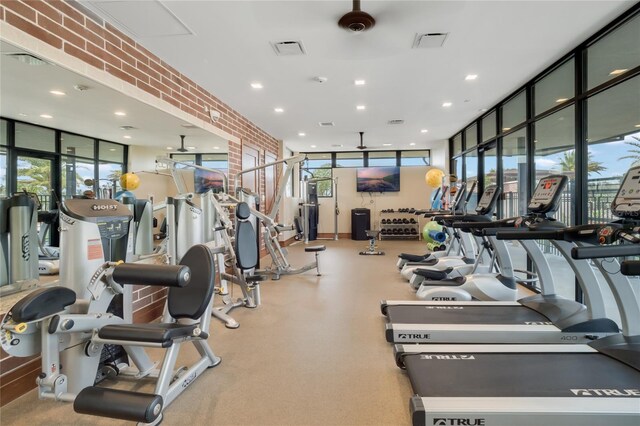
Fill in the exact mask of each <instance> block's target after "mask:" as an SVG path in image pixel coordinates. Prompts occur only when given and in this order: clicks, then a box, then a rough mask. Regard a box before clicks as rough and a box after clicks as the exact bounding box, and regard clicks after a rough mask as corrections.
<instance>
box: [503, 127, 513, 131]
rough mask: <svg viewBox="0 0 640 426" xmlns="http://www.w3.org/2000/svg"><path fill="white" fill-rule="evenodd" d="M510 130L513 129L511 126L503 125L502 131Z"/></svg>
mask: <svg viewBox="0 0 640 426" xmlns="http://www.w3.org/2000/svg"><path fill="white" fill-rule="evenodd" d="M509 130H511V127H503V128H502V131H503V132H508V131H509Z"/></svg>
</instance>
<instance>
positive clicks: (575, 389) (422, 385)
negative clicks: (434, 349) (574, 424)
mask: <svg viewBox="0 0 640 426" xmlns="http://www.w3.org/2000/svg"><path fill="white" fill-rule="evenodd" d="M404 364H405V366H406V369H407V372H408V374H409V378H410V380H411V385H412V387H413V390H414V392H415V393H416V394H417V395H418V396H420V397H427V398H428V397H577V396H592V397H597V396H607V397H620V398H634V397H635V398H639V397H638V395H639V394H640V372H639V371H638V370H635V369H633V368H631V367H629V366H627V365H625V364H623V363H621V362H618V361H616V360H614V359H612V358H610V357H608V356H606V355H602V354H599V353H464V354H449V353H441V354H434V353H430V354H410V355H406V356H404ZM638 412H639V414H640V400H639V402H638Z"/></svg>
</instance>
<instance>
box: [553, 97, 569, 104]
mask: <svg viewBox="0 0 640 426" xmlns="http://www.w3.org/2000/svg"><path fill="white" fill-rule="evenodd" d="M568 100H569V99H568V98H558V99H556V103H558V104H559V103H561V102H567V101H568Z"/></svg>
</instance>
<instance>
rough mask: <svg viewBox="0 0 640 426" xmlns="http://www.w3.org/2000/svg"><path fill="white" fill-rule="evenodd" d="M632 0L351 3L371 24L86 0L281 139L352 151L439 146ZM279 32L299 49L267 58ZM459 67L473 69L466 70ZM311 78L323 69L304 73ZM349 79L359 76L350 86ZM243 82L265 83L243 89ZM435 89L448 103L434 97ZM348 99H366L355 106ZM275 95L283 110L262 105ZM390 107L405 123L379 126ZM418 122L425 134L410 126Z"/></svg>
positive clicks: (209, 6) (241, 4) (237, 5)
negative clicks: (436, 36)
mask: <svg viewBox="0 0 640 426" xmlns="http://www.w3.org/2000/svg"><path fill="white" fill-rule="evenodd" d="M633 3H634V1H616V0H606V1H544V0H539V1H451V0H449V1H372V0H371V1H368V0H365V1H363V2H362V8H363V10H365V11H366V12H368V13H370V14H371V15H372V16H373V17H374V18H375V19H376V22H377V23H376V26H375V27H374V28H373V29H372V30H370V31H368V32H366V33H363V34H351V33H347V32H346V31H345V30H342V29H340V28H339V27H338V26H337V21H338V19H339V18H340V16H342V15H343V14H344V13H346V12H348V11H349V10H350V9H351V2H350V1H348V0H341V1H163V2H161V3H160V2H158V1H145V2H140V1H117V2H114V1H90V2H85V4H87V5H88V6H89V7H90V8H91V9H92V10H93V11H95V12H97V13H98V14H100V15H101V16H103V17H105V18H106V19H107V20H108V21H109V22H111V23H113V24H114V25H116V26H118V27H119V28H120V29H122V30H123V31H125V32H127V33H129V34H130V35H131V36H132V37H133V38H134V39H135V40H136V41H138V42H140V43H141V44H142V45H144V46H145V47H146V48H148V49H149V50H151V51H152V52H154V53H155V54H157V55H158V56H159V57H161V58H162V59H163V60H165V61H166V62H168V63H169V64H171V65H173V66H174V67H175V68H177V69H178V70H180V72H182V73H183V74H185V75H187V76H189V77H190V78H192V79H194V80H195V81H196V82H198V83H199V84H200V85H202V86H203V87H205V88H207V89H208V90H209V91H211V92H212V93H213V94H215V95H216V96H217V97H219V98H220V99H221V100H222V101H224V102H226V103H228V104H229V105H231V106H232V107H233V108H235V109H236V110H238V111H239V112H240V113H241V114H243V115H245V116H246V117H248V118H249V119H250V120H251V121H253V122H255V123H256V124H257V125H258V126H260V127H261V128H263V129H264V130H266V131H267V132H269V133H270V134H272V135H273V136H275V137H276V138H279V139H283V140H284V141H285V144H286V145H287V146H288V147H290V148H292V149H294V150H302V151H321V150H341V149H342V150H350V149H353V147H355V145H357V142H358V135H357V132H358V131H365V132H366V134H365V144H366V145H369V146H377V147H382V144H383V143H392V144H393V146H392V147H390V148H392V149H406V148H421V147H425V146H426V147H433V146H436V145H438V144H442V143H443V141H444V140H445V139H446V138H448V137H450V136H451V135H452V134H453V133H454V132H455V131H457V130H458V129H460V128H461V127H462V126H463V125H465V124H466V123H468V122H469V121H470V120H472V119H473V118H474V117H476V116H478V115H480V114H481V112H480V111H481V109H482V108H486V107H491V106H492V105H494V104H495V103H496V102H497V101H499V100H500V99H502V98H503V97H505V96H506V95H508V94H509V93H510V92H511V91H513V90H514V89H515V88H517V87H519V86H520V85H522V84H524V83H525V82H526V81H528V80H529V79H530V78H532V77H533V76H535V75H536V74H537V73H538V72H540V71H542V70H543V69H544V68H546V67H547V66H548V65H550V64H551V63H553V62H554V61H555V60H557V59H558V58H559V57H561V56H562V55H564V54H565V53H566V52H568V51H569V50H571V49H572V48H574V47H575V46H576V45H578V44H579V43H580V42H582V41H583V40H585V39H586V38H587V37H589V36H590V35H591V34H593V33H594V32H596V31H597V30H598V29H600V28H601V27H603V26H604V25H606V24H607V23H608V22H610V21H611V20H612V19H614V18H615V17H616V16H618V15H619V14H621V13H622V12H623V11H624V10H626V9H627V8H629V7H631V6H632V5H633ZM149 16H153V17H154V18H153V19H149ZM432 32H446V33H449V35H448V38H447V40H446V42H445V44H444V46H443V47H442V48H439V49H412V48H411V46H412V44H413V41H414V38H415V36H416V34H417V33H432ZM282 40H301V41H302V42H303V44H304V47H305V49H306V51H307V55H306V56H291V57H278V56H276V55H275V54H274V50H273V49H272V47H271V46H270V44H269V42H273V41H282ZM467 74H477V75H478V78H477V80H475V81H471V82H468V81H465V76H466V75H467ZM316 76H322V77H327V78H328V81H327V82H326V83H322V84H320V83H317V82H314V81H313V80H312V79H313V77H316ZM355 79H365V80H366V82H367V84H366V85H365V86H363V87H355V86H354V84H353V82H354V80H355ZM253 81H259V82H261V83H262V84H263V85H264V88H263V89H262V90H254V89H252V88H251V87H250V83H251V82H253ZM445 101H449V102H452V103H453V106H452V107H451V108H448V109H445V108H443V107H442V106H441V105H442V103H443V102H445ZM360 104H363V105H366V107H367V109H366V110H365V111H356V105H360ZM275 107H281V108H283V109H284V113H281V114H277V113H275V112H274V108H275ZM391 119H404V120H405V124H403V125H400V126H390V125H387V124H386V123H387V121H388V120H391ZM320 121H334V122H335V127H333V128H320V127H319V126H318V122H320ZM425 128H426V129H428V130H429V132H428V133H426V134H423V133H421V132H420V130H421V129H425ZM298 132H305V133H306V136H305V137H299V136H298ZM411 142H413V143H416V146H410V145H409V144H410V143H411ZM311 145H316V148H312V147H311ZM334 145H343V147H341V148H337V147H335V146H334Z"/></svg>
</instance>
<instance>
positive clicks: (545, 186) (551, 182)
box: [528, 175, 567, 213]
mask: <svg viewBox="0 0 640 426" xmlns="http://www.w3.org/2000/svg"><path fill="white" fill-rule="evenodd" d="M566 183H567V177H566V176H562V175H553V176H547V177H544V178H542V179H540V182H538V186H536V190H535V191H534V192H533V196H532V197H531V201H529V206H528V208H529V210H530V211H531V212H534V213H547V212H551V211H555V210H556V209H557V207H558V206H557V201H558V199H559V198H560V193H561V192H562V190H563V189H564V187H565V185H566Z"/></svg>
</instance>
